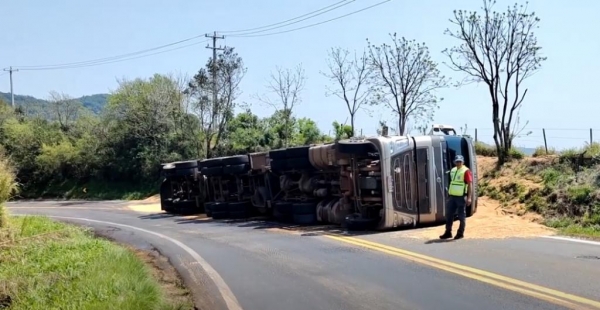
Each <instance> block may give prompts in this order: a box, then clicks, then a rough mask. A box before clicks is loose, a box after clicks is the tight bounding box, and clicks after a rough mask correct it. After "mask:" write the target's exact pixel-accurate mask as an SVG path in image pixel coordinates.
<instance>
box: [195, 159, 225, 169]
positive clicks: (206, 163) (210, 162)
mask: <svg viewBox="0 0 600 310" xmlns="http://www.w3.org/2000/svg"><path fill="white" fill-rule="evenodd" d="M221 166H223V158H221V157H218V158H211V159H205V160H203V161H201V162H200V167H202V168H212V167H221Z"/></svg>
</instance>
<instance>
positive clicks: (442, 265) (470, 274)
mask: <svg viewBox="0 0 600 310" xmlns="http://www.w3.org/2000/svg"><path fill="white" fill-rule="evenodd" d="M324 236H325V237H327V238H330V239H333V240H337V241H341V242H346V243H350V244H353V245H357V246H362V247H365V248H368V249H371V250H375V251H378V252H382V253H386V254H390V255H394V256H398V257H402V258H405V259H408V260H412V261H415V262H418V263H421V264H424V265H427V266H430V267H434V268H437V269H441V270H444V271H448V272H451V273H455V274H458V275H461V276H464V277H467V278H471V279H474V280H478V281H481V282H485V283H488V284H491V285H495V286H498V287H502V288H505V289H508V290H511V291H515V292H519V293H522V294H525V295H529V296H532V297H537V298H540V299H543V300H547V301H550V302H554V303H559V304H561V305H566V306H567V307H569V308H571V309H575V308H573V307H574V306H576V305H575V304H573V303H571V302H569V301H572V302H577V303H581V304H586V305H590V306H593V307H594V308H596V309H600V302H598V301H594V300H590V299H587V298H584V297H580V296H576V295H573V294H568V293H565V292H561V291H557V290H553V289H550V288H546V287H543V286H539V285H535V284H532V283H528V282H524V281H520V280H516V279H513V278H509V277H506V276H502V275H499V274H495V273H492V272H488V271H484V270H480V269H476V268H472V267H468V266H464V265H459V264H456V263H452V262H448V261H444V260H441V259H437V258H434V257H430V256H426V255H423V254H419V253H415V252H411V251H406V250H402V249H399V248H395V247H391V246H387V245H383V244H380V243H376V242H371V241H366V240H362V239H358V238H354V237H342V236H336V235H332V234H325V235H324ZM500 281H503V282H500ZM504 282H506V283H504ZM508 283H510V284H512V285H510V284H508ZM519 286H521V287H519ZM536 291H538V292H536ZM567 300H568V301H567ZM576 309H584V308H581V307H576Z"/></svg>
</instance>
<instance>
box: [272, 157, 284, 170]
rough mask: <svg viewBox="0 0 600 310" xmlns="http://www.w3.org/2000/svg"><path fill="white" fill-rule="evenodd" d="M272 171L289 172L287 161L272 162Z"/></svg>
mask: <svg viewBox="0 0 600 310" xmlns="http://www.w3.org/2000/svg"><path fill="white" fill-rule="evenodd" d="M271 170H272V171H286V170H288V166H287V161H286V160H276V161H271Z"/></svg>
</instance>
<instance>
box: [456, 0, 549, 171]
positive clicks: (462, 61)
mask: <svg viewBox="0 0 600 310" xmlns="http://www.w3.org/2000/svg"><path fill="white" fill-rule="evenodd" d="M494 4H495V1H494V0H484V1H483V8H482V10H483V12H481V13H479V12H475V11H471V12H468V11H465V10H455V11H454V18H453V19H451V20H450V22H451V23H452V25H453V27H454V29H453V30H450V29H447V30H446V31H445V33H446V34H447V35H449V36H451V37H453V38H455V39H457V40H458V41H459V45H457V46H454V47H452V48H450V49H446V50H445V51H444V54H446V55H447V56H448V59H449V66H450V67H451V68H452V69H453V70H455V71H458V72H462V73H464V74H465V76H466V78H465V80H464V81H463V83H473V82H475V83H481V82H483V83H485V84H486V85H487V89H488V92H489V94H490V99H491V104H492V123H493V126H494V142H495V144H496V150H497V152H498V165H502V164H504V163H505V162H506V160H507V159H508V158H509V157H510V154H511V152H510V150H511V148H512V142H513V139H514V137H515V136H516V134H517V131H518V128H515V127H518V126H515V124H514V123H513V120H514V119H513V117H517V114H518V109H519V108H520V107H521V105H522V104H523V100H524V99H525V96H526V95H527V91H528V89H527V88H524V87H523V86H522V85H521V84H522V83H523V81H524V80H525V79H527V78H528V77H530V76H532V75H533V74H534V73H535V72H537V71H538V70H539V69H540V68H541V64H542V62H544V61H545V60H546V57H543V56H541V54H540V50H541V47H540V46H539V45H538V42H537V38H536V36H535V33H534V29H536V28H538V23H539V21H540V19H539V18H538V17H537V16H536V15H535V13H534V12H531V13H529V12H528V11H527V6H526V5H522V4H521V5H518V4H516V3H515V4H514V6H512V7H509V8H508V9H507V10H506V12H502V13H500V12H496V11H493V5H494ZM521 130H522V129H521Z"/></svg>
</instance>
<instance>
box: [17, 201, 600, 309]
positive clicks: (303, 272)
mask: <svg viewBox="0 0 600 310" xmlns="http://www.w3.org/2000/svg"><path fill="white" fill-rule="evenodd" d="M124 205H125V203H124V202H19V203H10V204H9V208H10V210H11V212H12V213H13V214H40V215H48V216H52V217H55V218H56V219H58V220H65V221H71V222H76V223H80V224H85V225H88V226H93V227H95V228H96V229H99V230H103V231H104V233H108V234H111V236H112V237H114V238H116V239H119V240H123V241H127V242H130V243H134V244H137V245H143V244H151V245H152V246H153V247H155V248H157V249H159V250H160V251H161V252H162V253H163V254H165V255H166V256H168V257H169V258H170V259H171V260H172V262H173V263H174V265H175V267H176V268H177V269H178V270H179V271H180V272H181V273H182V276H183V277H184V280H185V282H186V284H187V285H188V287H190V289H191V290H192V291H193V293H194V294H195V299H196V302H197V303H198V304H199V307H200V309H246V310H252V309H256V310H270V309H273V310H282V309H285V310H296V309H298V310H305V309H315V310H318V309H343V310H346V309H347V310H350V309H463V310H466V309H477V310H480V309H489V310H492V309H527V310H533V309H600V281H598V280H597V279H598V278H600V259H598V258H599V257H600V244H594V243H578V242H571V241H566V240H557V239H549V238H531V239H503V240H478V239H463V240H460V241H457V242H445V243H429V244H428V243H425V242H424V241H425V240H418V239H414V238H403V237H402V233H398V232H395V233H393V234H390V233H380V234H368V235H360V236H346V235H343V234H338V233H335V232H308V231H307V230H306V229H305V230H285V229H277V228H272V225H268V224H267V223H264V222H261V221H237V222H227V221H225V222H216V221H212V220H210V219H204V220H197V219H193V218H190V217H174V216H169V215H166V214H141V213H139V212H134V211H131V210H128V209H127V208H125V207H124ZM392 236H393V237H392Z"/></svg>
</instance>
